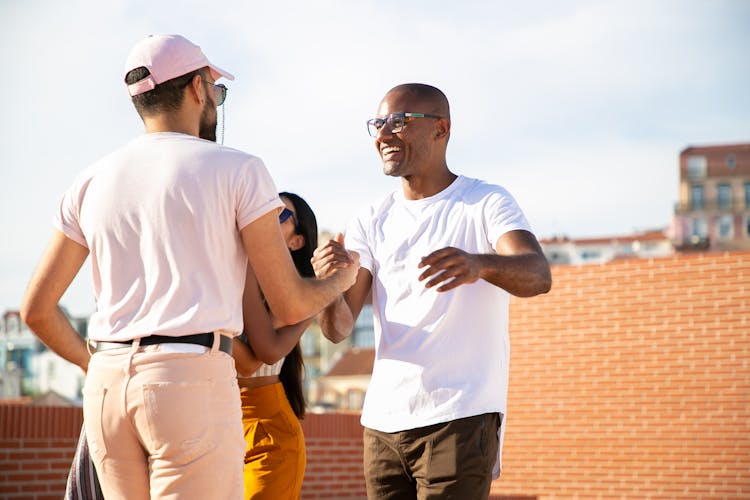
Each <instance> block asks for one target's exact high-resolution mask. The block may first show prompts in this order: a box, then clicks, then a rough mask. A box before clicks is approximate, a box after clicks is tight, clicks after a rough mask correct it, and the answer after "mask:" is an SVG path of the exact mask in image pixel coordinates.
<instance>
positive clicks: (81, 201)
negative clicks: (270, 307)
mask: <svg viewBox="0 0 750 500" xmlns="http://www.w3.org/2000/svg"><path fill="white" fill-rule="evenodd" d="M279 207H283V203H282V202H281V200H280V199H279V197H278V194H277V191H276V186H275V185H274V182H273V180H272V179H271V177H270V175H269V173H268V171H267V170H266V167H265V165H264V164H263V162H262V161H261V160H260V159H259V158H257V157H254V156H252V155H249V154H247V153H243V152H241V151H237V150H235V149H231V148H227V147H224V146H220V145H217V144H216V143H214V142H210V141H206V140H203V139H199V138H197V137H193V136H190V135H186V134H180V133H173V132H168V133H154V134H145V135H143V136H141V137H139V138H137V139H135V140H133V141H132V142H130V143H129V144H127V145H126V146H124V147H123V148H121V149H119V150H117V151H115V152H114V153H112V154H110V155H108V156H106V157H104V158H103V159H101V160H100V161H98V162H97V163H95V164H94V165H92V166H91V167H89V168H88V169H86V170H85V171H84V172H83V173H81V175H79V176H78V178H77V179H76V180H75V182H74V183H73V185H72V186H71V187H70V188H69V189H68V190H67V191H66V193H65V195H64V196H63V199H62V201H61V203H60V208H59V211H58V213H57V215H56V217H55V227H57V228H58V229H59V230H60V231H62V232H63V233H64V234H65V235H66V236H67V237H68V238H70V239H72V240H73V241H76V242H77V243H79V244H81V245H83V246H85V247H86V248H88V249H89V251H90V254H91V258H92V268H93V279H94V292H95V299H96V312H95V313H94V314H93V315H92V316H91V318H90V321H89V331H88V333H89V338H91V339H92V340H106V341H113V340H128V339H133V338H137V337H142V336H145V335H152V334H159V335H173V336H181V335H189V334H193V333H200V332H211V331H222V332H223V333H226V334H228V335H236V334H238V333H239V332H240V331H241V330H242V290H243V288H244V283H245V268H246V265H247V257H246V254H245V251H244V248H243V245H242V240H241V238H240V233H239V231H240V230H241V229H242V228H243V227H245V226H246V225H247V224H249V223H251V222H252V221H254V220H255V219H257V218H258V217H260V216H262V215H264V214H266V213H268V212H270V211H272V210H276V209H277V208H279Z"/></svg>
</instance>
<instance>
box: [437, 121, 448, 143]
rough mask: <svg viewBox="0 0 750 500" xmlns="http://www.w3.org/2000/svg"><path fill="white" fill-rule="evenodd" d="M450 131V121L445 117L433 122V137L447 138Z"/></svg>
mask: <svg viewBox="0 0 750 500" xmlns="http://www.w3.org/2000/svg"><path fill="white" fill-rule="evenodd" d="M450 133H451V121H450V120H449V119H447V118H441V119H439V120H437V123H436V124H435V139H444V138H448V136H449V135H450Z"/></svg>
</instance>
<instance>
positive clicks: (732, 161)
mask: <svg viewBox="0 0 750 500" xmlns="http://www.w3.org/2000/svg"><path fill="white" fill-rule="evenodd" d="M736 166H737V158H736V157H735V156H734V154H732V153H729V154H728V155H727V167H729V168H734V167H736Z"/></svg>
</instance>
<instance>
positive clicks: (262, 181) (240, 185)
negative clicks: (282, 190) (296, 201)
mask: <svg viewBox="0 0 750 500" xmlns="http://www.w3.org/2000/svg"><path fill="white" fill-rule="evenodd" d="M239 170H240V172H239V174H240V175H239V176H238V179H237V182H236V187H237V189H236V191H235V196H236V198H235V199H236V204H235V206H236V213H237V227H238V228H239V229H240V230H242V229H243V228H244V227H245V226H247V225H248V224H250V223H251V222H253V221H254V220H256V219H258V218H259V217H261V216H263V215H265V214H267V213H268V212H270V211H271V210H274V209H278V208H281V207H283V206H284V202H282V201H281V198H279V194H278V191H277V190H276V184H275V183H274V182H273V179H272V178H271V174H269V172H268V169H267V168H266V166H265V165H264V164H263V161H262V160H261V159H259V158H255V157H253V158H251V159H250V160H249V161H248V162H246V163H245V164H244V165H243V168H241V169H239Z"/></svg>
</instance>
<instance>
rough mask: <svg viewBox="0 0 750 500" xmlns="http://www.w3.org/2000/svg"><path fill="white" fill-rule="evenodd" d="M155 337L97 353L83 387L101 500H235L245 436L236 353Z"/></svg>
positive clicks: (240, 496) (238, 485)
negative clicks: (188, 349) (188, 347)
mask: <svg viewBox="0 0 750 500" xmlns="http://www.w3.org/2000/svg"><path fill="white" fill-rule="evenodd" d="M218 339H219V336H218V335H217V336H216V341H215V342H214V346H213V347H212V348H211V349H208V348H202V347H199V346H193V347H196V348H197V349H194V351H195V352H185V348H184V345H183V346H180V345H176V344H160V345H151V346H145V347H139V346H138V342H137V341H135V342H134V343H133V346H132V347H131V346H127V347H124V348H122V349H111V350H107V351H102V352H98V353H96V354H94V355H93V356H92V358H91V362H90V363H89V370H88V374H87V376H86V383H85V386H84V389H83V413H84V423H85V424H84V425H85V428H86V436H87V440H88V445H89V451H90V454H91V458H92V460H93V462H94V465H95V466H96V471H97V473H98V475H99V480H100V482H101V486H102V491H103V492H104V496H105V497H106V498H107V500H117V499H128V500H138V499H149V498H152V499H157V498H180V499H181V500H187V499H201V500H205V499H208V498H220V499H222V500H224V499H238V500H239V499H241V498H242V489H243V485H242V467H243V456H244V452H245V441H244V439H243V432H242V413H241V406H240V397H239V389H238V387H237V382H236V375H237V374H236V371H235V369H234V360H233V359H232V357H231V356H230V355H228V354H226V353H223V352H221V351H219V350H218Z"/></svg>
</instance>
